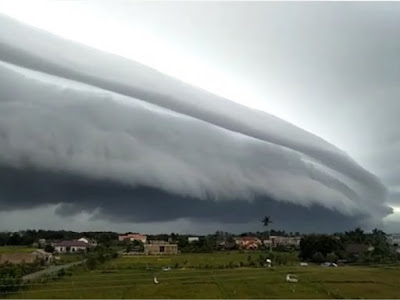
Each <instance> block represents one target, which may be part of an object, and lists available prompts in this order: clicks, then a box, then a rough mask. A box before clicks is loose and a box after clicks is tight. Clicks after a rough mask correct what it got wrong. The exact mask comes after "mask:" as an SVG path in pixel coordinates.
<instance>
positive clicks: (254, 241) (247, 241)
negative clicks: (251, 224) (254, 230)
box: [236, 236, 261, 250]
mask: <svg viewBox="0 0 400 300" xmlns="http://www.w3.org/2000/svg"><path fill="white" fill-rule="evenodd" d="M236 244H237V245H238V246H239V247H240V248H242V249H245V250H256V249H258V247H259V246H260V245H261V240H260V239H259V238H258V237H253V236H243V237H240V238H237V239H236Z"/></svg>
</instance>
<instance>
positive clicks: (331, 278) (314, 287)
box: [3, 253, 400, 299]
mask: <svg viewBox="0 0 400 300" xmlns="http://www.w3.org/2000/svg"><path fill="white" fill-rule="evenodd" d="M248 256H249V254H248V253H231V254H226V253H215V254H182V255H178V256H171V257H167V256H165V257H156V256H148V257H144V256H140V257H137V256H132V257H121V258H118V259H115V260H113V261H111V262H109V263H107V264H106V265H104V266H103V267H102V269H100V270H95V271H83V270H79V269H78V270H77V271H75V272H74V274H73V275H72V276H67V277H64V278H62V279H59V280H56V281H51V282H47V283H31V285H30V286H29V288H28V289H27V290H25V291H23V292H21V293H15V294H9V295H8V296H7V297H8V298H46V299H56V298H57V299H60V298H114V299H115V298H119V299H123V298H153V299H154V298H181V299H182V298H242V299H243V298H400V291H399V287H400V268H399V267H395V266H393V267H390V266H387V267H350V266H346V267H339V268H324V267H320V266H308V267H300V266H298V264H294V263H293V264H291V265H284V266H275V267H273V268H250V267H240V268H223V269H222V268H219V269H218V266H221V265H222V264H228V265H229V263H230V262H231V261H232V262H233V264H236V263H238V262H240V261H245V260H247V259H248ZM257 256H259V253H254V254H251V257H254V258H256V257H257ZM252 259H253V258H252ZM176 264H178V268H172V270H171V271H169V272H164V271H162V270H161V267H162V266H163V265H170V266H174V265H176ZM205 265H207V266H208V267H207V268H205V267H204V266H205ZM200 266H201V268H199V267H200ZM287 273H292V274H296V275H297V276H298V278H299V282H298V283H286V282H285V277H286V274H287ZM153 274H155V275H156V276H157V278H158V280H159V282H160V283H159V284H158V285H156V284H154V283H153ZM3 296H5V295H3Z"/></svg>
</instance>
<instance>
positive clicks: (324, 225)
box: [0, 167, 367, 232]
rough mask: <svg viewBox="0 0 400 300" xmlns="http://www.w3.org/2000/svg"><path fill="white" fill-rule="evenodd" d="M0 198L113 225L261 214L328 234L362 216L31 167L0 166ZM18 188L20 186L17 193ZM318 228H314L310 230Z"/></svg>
mask: <svg viewBox="0 0 400 300" xmlns="http://www.w3.org/2000/svg"><path fill="white" fill-rule="evenodd" d="M0 178H2V179H3V180H4V181H3V182H2V185H1V186H0V193H1V195H12V199H13V201H12V203H10V202H2V203H1V205H2V206H0V210H3V211H7V210H15V209H21V210H22V209H29V208H33V207H35V206H36V205H37V203H36V202H32V201H29V200H32V199H35V198H40V199H41V202H40V203H41V204H42V205H45V204H57V203H60V202H61V203H63V204H62V205H61V206H59V207H58V208H57V210H56V213H58V214H60V215H62V216H68V215H75V214H79V213H81V212H82V211H84V212H93V211H96V213H95V215H94V216H93V219H97V218H100V219H102V220H109V221H112V222H117V223H121V222H135V223H142V222H145V223H147V222H149V223H150V222H168V221H173V220H176V219H181V218H186V219H191V220H193V221H195V222H220V223H230V224H234V223H249V222H254V221H256V222H259V219H260V214H262V213H268V214H271V215H273V216H274V226H277V227H279V228H285V229H287V230H299V228H301V230H302V231H307V232H315V231H318V232H330V231H331V230H332V228H335V230H347V229H350V228H352V227H354V226H356V225H360V220H363V218H364V217H367V216H362V215H358V216H355V217H354V216H351V217H349V216H344V215H342V214H340V213H338V212H335V211H332V210H329V209H326V208H324V207H322V206H320V205H312V206H310V207H303V206H299V205H294V204H289V203H283V202H279V201H275V200H273V199H271V198H269V197H265V196H264V197H259V198H256V199H255V200H254V201H252V202H251V203H248V202H246V201H233V202H232V201H226V202H216V201H214V200H211V199H207V200H200V199H196V198H191V197H181V196H178V195H174V194H170V193H167V192H163V191H160V190H157V189H154V188H149V187H136V188H133V187H131V186H128V185H123V184H121V183H118V182H112V181H109V180H93V179H90V178H86V177H81V176H77V175H75V174H66V173H61V172H54V171H43V170H37V169H34V168H24V169H18V168H12V167H0ZM20 187H24V188H23V189H21V188H20ZM315 224H319V225H318V229H316V228H315Z"/></svg>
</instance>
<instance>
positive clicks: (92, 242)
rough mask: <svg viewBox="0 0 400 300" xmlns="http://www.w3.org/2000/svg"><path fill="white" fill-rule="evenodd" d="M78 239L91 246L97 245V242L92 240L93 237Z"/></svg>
mask: <svg viewBox="0 0 400 300" xmlns="http://www.w3.org/2000/svg"><path fill="white" fill-rule="evenodd" d="M78 241H81V242H85V243H86V244H89V245H90V246H92V247H96V246H97V242H96V241H95V240H93V239H89V238H85V237H81V238H80V239H79V240H78Z"/></svg>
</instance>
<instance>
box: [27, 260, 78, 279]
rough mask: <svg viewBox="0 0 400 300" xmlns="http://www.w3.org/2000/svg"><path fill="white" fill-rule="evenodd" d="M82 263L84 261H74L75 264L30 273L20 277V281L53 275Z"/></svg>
mask: <svg viewBox="0 0 400 300" xmlns="http://www.w3.org/2000/svg"><path fill="white" fill-rule="evenodd" d="M84 261H85V260H81V261H76V262H72V263H69V264H65V265H60V266H52V267H49V268H47V269H44V270H41V271H39V272H35V273H32V274H28V275H25V276H23V277H22V279H23V280H32V279H36V278H38V277H40V276H43V275H46V274H51V273H54V272H58V271H60V270H61V269H68V268H70V267H72V266H75V265H79V264H81V263H83V262H84Z"/></svg>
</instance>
